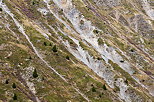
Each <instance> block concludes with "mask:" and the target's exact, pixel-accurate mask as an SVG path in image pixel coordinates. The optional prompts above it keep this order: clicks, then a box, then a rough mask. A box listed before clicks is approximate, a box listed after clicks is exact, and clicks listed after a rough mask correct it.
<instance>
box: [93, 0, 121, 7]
mask: <svg viewBox="0 0 154 102" xmlns="http://www.w3.org/2000/svg"><path fill="white" fill-rule="evenodd" d="M94 2H95V3H96V4H97V5H98V6H104V7H110V8H112V7H116V6H120V4H121V0H94Z"/></svg>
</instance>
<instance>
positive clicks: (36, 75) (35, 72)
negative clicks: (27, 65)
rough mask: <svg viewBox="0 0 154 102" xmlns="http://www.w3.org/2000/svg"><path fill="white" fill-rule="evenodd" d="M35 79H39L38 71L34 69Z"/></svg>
mask: <svg viewBox="0 0 154 102" xmlns="http://www.w3.org/2000/svg"><path fill="white" fill-rule="evenodd" d="M33 77H34V78H37V77H38V74H37V71H36V69H34V72H33Z"/></svg>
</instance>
